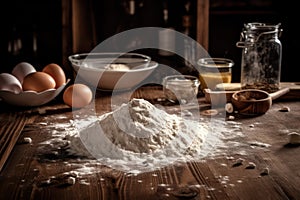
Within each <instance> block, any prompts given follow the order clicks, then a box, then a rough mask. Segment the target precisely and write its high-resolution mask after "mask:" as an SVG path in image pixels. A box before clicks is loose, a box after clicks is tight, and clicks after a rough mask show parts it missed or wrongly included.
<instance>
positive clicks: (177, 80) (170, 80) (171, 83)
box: [162, 75, 200, 104]
mask: <svg viewBox="0 0 300 200" xmlns="http://www.w3.org/2000/svg"><path fill="white" fill-rule="evenodd" d="M162 84H163V91H164V95H165V97H166V98H167V99H168V100H169V101H171V102H174V103H181V104H188V103H192V102H193V101H194V100H196V99H197V94H198V88H199V85H200V82H199V79H198V78H197V77H196V76H192V75H170V76H166V77H165V78H163V83H162Z"/></svg>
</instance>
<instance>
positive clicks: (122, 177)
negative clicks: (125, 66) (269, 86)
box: [0, 86, 300, 200]
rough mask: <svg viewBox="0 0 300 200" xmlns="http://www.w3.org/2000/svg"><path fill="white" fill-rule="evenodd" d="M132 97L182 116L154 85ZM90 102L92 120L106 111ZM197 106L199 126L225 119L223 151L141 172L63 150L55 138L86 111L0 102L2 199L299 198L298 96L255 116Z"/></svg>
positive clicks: (98, 99) (100, 101)
mask: <svg viewBox="0 0 300 200" xmlns="http://www.w3.org/2000/svg"><path fill="white" fill-rule="evenodd" d="M115 95H116V96H117V97H118V98H119V97H120V98H122V97H124V98H127V97H128V94H125V93H120V94H115ZM133 97H135V98H143V99H146V100H148V101H150V102H151V103H153V104H154V105H156V106H157V107H159V106H161V105H163V106H164V109H165V110H166V111H167V112H170V113H172V112H173V113H174V112H178V111H180V108H178V105H170V104H167V103H166V102H164V100H163V98H164V96H163V92H162V89H161V87H160V86H144V87H142V88H140V89H138V90H137V91H135V92H134V93H132V94H130V98H133ZM94 102H95V104H94V105H95V106H94V110H93V111H94V112H96V113H97V115H102V114H104V113H106V112H108V111H111V109H112V105H111V104H112V103H111V94H110V93H108V92H102V91H97V94H96V96H95V101H94ZM198 102H199V109H198V110H197V111H198V116H199V119H201V120H202V122H204V123H205V122H207V123H211V120H212V119H216V120H219V119H223V120H222V123H223V124H225V126H227V127H229V129H231V131H228V132H226V131H224V133H223V134H222V138H221V139H222V140H224V141H223V142H224V143H223V146H222V145H220V146H218V145H216V146H215V148H216V150H218V151H216V152H217V153H215V154H213V155H207V156H204V157H202V158H200V159H199V158H195V159H190V160H188V161H185V162H180V161H179V162H173V163H170V164H166V165H164V166H161V167H159V168H155V169H153V170H147V171H144V172H141V173H133V172H132V171H131V172H128V171H122V170H120V169H119V168H115V167H114V166H113V165H112V166H108V165H106V164H105V163H101V162H100V161H97V160H96V159H93V158H86V157H80V156H76V155H70V154H68V153H66V149H65V148H64V147H65V146H66V145H65V144H64V142H66V141H64V140H63V139H62V140H57V138H60V136H62V135H63V134H65V132H67V131H70V130H71V129H69V128H70V127H71V123H72V122H73V120H74V118H75V117H76V116H79V115H82V116H83V117H86V115H83V114H82V113H84V112H83V111H84V109H81V110H76V111H73V112H72V110H71V109H70V108H69V107H67V106H66V105H64V104H63V103H62V100H61V97H60V96H59V97H57V99H55V100H54V101H52V102H50V103H48V104H46V105H44V106H40V107H34V108H17V107H13V106H9V105H7V104H5V103H3V102H2V103H1V104H0V106H1V113H0V145H1V146H0V156H1V162H0V169H1V172H0V199H44V200H45V199H130V200H132V199H145V200H146V199H222V200H223V199H243V200H244V199H272V200H274V199H280V200H281V199H300V187H299V186H300V160H299V154H300V146H299V145H297V144H291V143H290V142H291V141H290V139H291V134H296V133H300V124H299V122H300V102H299V98H298V99H296V100H291V99H285V98H281V99H278V100H277V101H274V102H273V105H272V107H271V109H270V110H269V111H268V112H267V113H265V114H263V115H260V116H255V117H245V116H239V114H238V113H230V114H229V113H226V112H222V109H214V110H216V111H218V114H216V115H207V113H208V112H207V109H208V111H211V110H210V109H211V107H210V106H209V105H208V104H207V103H206V102H205V100H204V97H203V96H199V98H198ZM283 108H284V109H285V110H282V109H283ZM190 111H191V112H192V113H193V112H194V111H193V109H192V108H191V110H190ZM284 111H285V112H284ZM222 123H221V124H222ZM217 130H220V129H217ZM55 139H56V140H55ZM64 145H65V146H64ZM128 162H130V161H128ZM123 165H126V163H123ZM133 171H134V170H133Z"/></svg>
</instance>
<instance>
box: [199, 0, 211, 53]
mask: <svg viewBox="0 0 300 200" xmlns="http://www.w3.org/2000/svg"><path fill="white" fill-rule="evenodd" d="M208 24H209V0H198V1H197V41H198V43H199V44H200V45H202V46H203V48H204V49H205V50H206V51H208V42H209V40H208V38H209V37H208V34H209V25H208Z"/></svg>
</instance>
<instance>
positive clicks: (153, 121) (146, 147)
mask: <svg viewBox="0 0 300 200" xmlns="http://www.w3.org/2000/svg"><path fill="white" fill-rule="evenodd" d="M53 126H54V125H53ZM48 127H49V126H48ZM233 133H234V134H233ZM52 136H53V138H52V139H50V140H47V141H45V142H44V143H43V144H44V147H45V145H46V146H48V147H46V148H44V150H45V149H47V151H49V146H50V147H52V149H55V148H57V147H59V148H60V149H65V150H66V152H67V153H68V155H72V156H79V157H85V158H88V159H92V160H97V162H100V163H102V164H105V165H107V166H109V167H112V168H114V169H118V170H122V171H126V172H131V171H135V172H137V171H139V172H144V171H149V170H153V169H157V168H160V167H163V166H167V165H170V164H172V163H175V162H177V161H189V160H199V159H202V158H204V157H208V156H215V155H218V154H224V150H226V149H227V148H228V146H230V147H231V148H235V147H236V149H237V150H238V149H240V148H239V147H240V146H241V144H240V143H239V142H238V138H239V137H243V135H242V133H241V130H240V126H239V124H238V123H237V122H232V121H231V122H225V121H224V120H223V121H222V120H212V121H211V122H210V123H209V124H208V123H207V122H206V123H204V122H201V120H200V121H199V120H190V119H185V118H182V117H180V116H178V115H175V114H168V113H167V112H166V111H164V110H162V109H159V108H157V107H155V106H154V105H153V104H151V103H150V102H148V101H146V100H144V99H132V100H131V101H130V102H128V103H127V104H123V105H121V106H120V107H118V108H116V109H115V110H114V111H112V112H109V113H106V114H104V115H102V116H88V117H86V118H85V117H83V118H82V119H76V120H72V121H71V123H70V122H69V123H62V124H61V125H60V127H59V126H58V125H57V124H55V127H54V130H52ZM50 150H51V148H50ZM241 153H242V152H241Z"/></svg>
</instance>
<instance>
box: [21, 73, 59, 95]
mask: <svg viewBox="0 0 300 200" xmlns="http://www.w3.org/2000/svg"><path fill="white" fill-rule="evenodd" d="M22 87H23V90H24V91H26V90H33V91H36V92H42V91H45V90H48V89H54V88H55V80H54V79H53V78H52V76H50V75H49V74H47V73H45V72H34V73H30V74H28V75H27V76H25V78H24V80H23V84H22Z"/></svg>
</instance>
